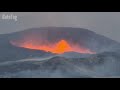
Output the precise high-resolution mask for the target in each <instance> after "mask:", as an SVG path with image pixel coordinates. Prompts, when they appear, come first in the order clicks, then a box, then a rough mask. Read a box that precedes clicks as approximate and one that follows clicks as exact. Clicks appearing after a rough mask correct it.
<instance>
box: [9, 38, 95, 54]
mask: <svg viewBox="0 0 120 90" xmlns="http://www.w3.org/2000/svg"><path fill="white" fill-rule="evenodd" d="M10 43H11V44H12V45H14V46H17V47H23V48H27V49H34V50H44V51H46V52H52V53H56V54H62V53H65V52H78V53H84V54H95V53H96V52H94V51H91V50H90V49H88V48H84V47H81V46H80V45H74V44H70V43H68V41H67V40H64V39H62V40H59V41H58V42H56V43H47V44H36V43H35V42H34V41H32V40H31V41H29V40H26V41H24V42H19V41H10Z"/></svg>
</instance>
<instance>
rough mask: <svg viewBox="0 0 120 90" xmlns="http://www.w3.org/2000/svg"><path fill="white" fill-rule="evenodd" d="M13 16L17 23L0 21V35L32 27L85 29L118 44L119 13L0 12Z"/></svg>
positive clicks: (0, 13) (119, 35)
mask: <svg viewBox="0 0 120 90" xmlns="http://www.w3.org/2000/svg"><path fill="white" fill-rule="evenodd" d="M3 14H14V15H17V16H18V21H17V22H15V21H14V20H2V19H0V34H3V33H10V32H15V31H20V30H24V29H27V28H32V27H42V26H43V27H45V26H58V27H80V28H87V29H89V30H91V31H94V32H96V33H98V34H102V35H104V36H107V37H109V38H111V39H113V40H116V41H119V42H120V39H119V38H120V34H119V33H120V12H9V13H6V12H0V18H1V16H2V15H3Z"/></svg>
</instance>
